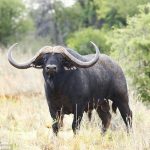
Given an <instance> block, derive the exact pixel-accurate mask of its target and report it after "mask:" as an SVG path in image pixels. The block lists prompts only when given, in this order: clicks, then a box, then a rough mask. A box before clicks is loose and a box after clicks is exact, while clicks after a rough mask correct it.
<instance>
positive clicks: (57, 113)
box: [49, 107, 64, 135]
mask: <svg viewBox="0 0 150 150" xmlns="http://www.w3.org/2000/svg"><path fill="white" fill-rule="evenodd" d="M49 110H50V115H51V117H52V119H53V123H52V129H53V132H54V133H55V134H56V135H57V134H58V131H59V128H60V127H61V126H62V124H63V116H64V115H63V113H62V111H61V110H56V109H53V108H51V107H50V109H49Z"/></svg>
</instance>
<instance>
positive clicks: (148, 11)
mask: <svg viewBox="0 0 150 150" xmlns="http://www.w3.org/2000/svg"><path fill="white" fill-rule="evenodd" d="M139 11H140V13H139V14H138V15H135V16H134V17H130V18H128V25H127V26H126V27H125V28H123V29H115V30H114V31H113V34H112V35H111V37H112V38H109V39H108V41H109V43H110V44H111V45H112V46H111V49H112V50H113V53H112V55H113V56H116V57H117V59H118V60H119V61H120V62H121V63H122V64H124V67H126V69H127V73H128V74H129V75H130V77H131V78H132V79H133V86H134V87H136V89H137V90H138V92H139V94H140V96H141V97H142V100H143V101H150V4H147V5H144V6H141V7H140V8H139ZM114 54H115V55H114Z"/></svg>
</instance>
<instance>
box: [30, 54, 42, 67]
mask: <svg viewBox="0 0 150 150" xmlns="http://www.w3.org/2000/svg"><path fill="white" fill-rule="evenodd" d="M32 64H33V67H34V68H39V69H40V68H43V66H44V59H43V57H42V56H41V57H39V58H37V59H36V60H35V61H34V62H33V63H32Z"/></svg>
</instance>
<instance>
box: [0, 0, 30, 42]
mask: <svg viewBox="0 0 150 150" xmlns="http://www.w3.org/2000/svg"><path fill="white" fill-rule="evenodd" d="M32 27H33V24H32V21H31V20H30V19H29V18H28V16H27V13H26V12H25V6H24V5H23V3H22V2H21V1H20V0H0V43H1V44H4V45H7V44H8V42H10V41H12V40H16V39H20V38H21V37H22V35H23V34H24V33H26V32H27V31H28V30H29V29H31V28H32Z"/></svg>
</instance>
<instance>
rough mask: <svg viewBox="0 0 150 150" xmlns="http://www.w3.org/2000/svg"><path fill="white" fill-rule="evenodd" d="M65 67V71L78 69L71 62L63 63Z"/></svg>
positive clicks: (65, 61)
mask: <svg viewBox="0 0 150 150" xmlns="http://www.w3.org/2000/svg"><path fill="white" fill-rule="evenodd" d="M63 66H64V69H65V70H75V69H77V68H76V67H75V66H74V65H73V63H71V62H70V61H69V60H64V61H63Z"/></svg>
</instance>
